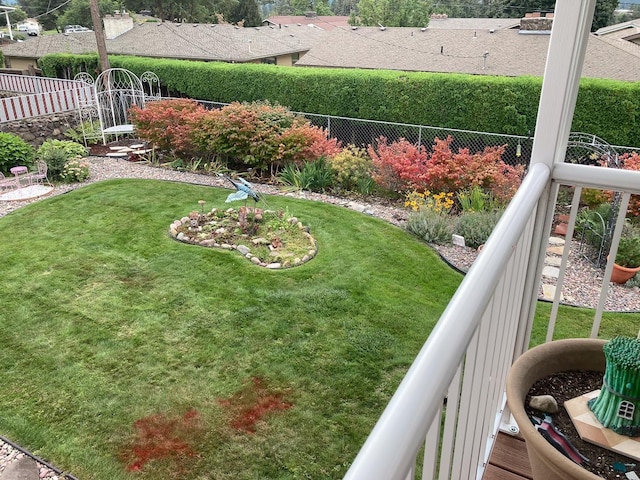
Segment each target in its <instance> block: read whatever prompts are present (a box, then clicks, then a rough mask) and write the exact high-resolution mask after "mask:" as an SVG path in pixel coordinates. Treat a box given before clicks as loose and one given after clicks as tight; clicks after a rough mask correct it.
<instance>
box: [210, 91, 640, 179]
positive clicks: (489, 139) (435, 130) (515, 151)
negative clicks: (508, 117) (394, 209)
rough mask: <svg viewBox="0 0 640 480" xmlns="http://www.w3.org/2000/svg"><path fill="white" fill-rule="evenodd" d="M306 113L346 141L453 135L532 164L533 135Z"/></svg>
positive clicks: (426, 140)
mask: <svg viewBox="0 0 640 480" xmlns="http://www.w3.org/2000/svg"><path fill="white" fill-rule="evenodd" d="M198 102H199V103H200V104H201V105H203V106H204V107H206V108H208V109H218V108H222V107H224V106H225V105H228V104H226V103H219V102H207V101H198ZM296 113H297V114H298V115H302V116H304V117H305V118H306V119H307V120H309V122H311V124H312V125H315V126H318V127H322V128H324V129H325V130H327V132H328V135H329V136H330V137H333V138H336V139H338V140H339V141H340V142H341V143H342V145H349V144H351V145H355V146H356V147H360V148H366V147H367V146H368V145H375V144H376V142H377V140H378V139H379V138H380V137H385V138H386V139H387V141H388V142H389V143H391V142H394V141H396V140H399V139H400V138H404V139H406V140H408V141H409V142H411V143H413V144H414V145H423V146H425V147H426V148H427V149H430V148H431V146H432V145H433V144H434V143H435V140H436V139H440V140H444V139H446V138H448V137H451V149H452V150H453V151H458V150H459V149H461V148H466V149H468V150H469V152H470V153H471V154H474V153H477V152H482V151H483V150H484V149H485V148H486V147H495V146H502V145H504V146H505V152H504V154H503V155H502V160H503V161H504V162H505V163H507V164H509V165H514V166H515V165H525V166H526V165H529V161H530V160H531V150H532V148H533V137H532V136H530V137H527V136H519V135H508V134H501V133H488V132H475V131H471V130H458V129H455V128H440V127H429V126H424V125H412V124H406V123H393V122H381V121H377V120H364V119H358V118H349V117H336V116H332V115H320V114H315V113H304V112H296ZM613 148H615V150H616V151H617V152H618V153H619V154H623V153H630V152H640V147H625V146H615V147H613Z"/></svg>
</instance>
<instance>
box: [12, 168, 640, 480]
mask: <svg viewBox="0 0 640 480" xmlns="http://www.w3.org/2000/svg"><path fill="white" fill-rule="evenodd" d="M88 160H89V162H90V173H91V177H90V178H89V180H87V181H85V182H83V183H77V184H71V185H60V186H56V188H55V190H54V191H53V192H52V193H51V195H60V194H63V193H66V192H68V191H70V190H73V189H75V188H78V187H82V186H84V185H87V184H89V183H93V182H97V181H101V180H107V179H111V178H147V179H158V180H169V181H176V182H187V183H194V184H198V185H211V186H221V187H226V188H228V187H229V185H228V184H226V183H225V181H224V180H223V179H221V178H219V177H213V176H207V175H200V174H196V173H188V172H178V171H175V170H169V169H164V168H157V167H153V166H150V165H146V164H142V163H132V162H128V161H126V160H122V159H112V158H108V157H89V158H88ZM255 189H256V190H257V191H258V192H259V193H264V194H274V195H275V194H279V195H288V196H292V197H295V198H307V199H310V200H318V201H323V202H328V203H332V204H335V205H342V206H344V207H346V208H350V209H353V210H356V211H359V212H362V213H364V214H368V215H373V216H376V217H379V218H381V219H383V220H385V221H387V222H390V223H392V224H394V225H397V226H400V227H402V226H404V224H405V221H406V217H407V212H406V211H405V210H403V209H399V208H394V207H389V206H384V205H371V204H365V203H360V202H356V201H351V200H345V199H342V198H338V197H333V196H331V195H323V194H316V193H309V192H293V193H282V192H281V191H280V190H278V189H277V188H276V187H274V186H271V185H255ZM51 195H49V196H51ZM35 201H38V199H34V200H25V201H18V202H0V217H3V216H5V215H7V214H8V213H10V212H12V211H14V210H16V209H17V208H20V207H22V206H24V205H27V204H29V203H33V202H35ZM435 249H436V250H437V251H438V252H439V253H440V255H442V256H443V257H444V258H445V259H446V260H447V261H448V262H449V263H451V264H452V265H454V266H456V268H458V269H460V270H461V271H466V270H468V269H469V268H470V266H471V264H472V263H473V261H474V260H475V258H476V255H477V253H476V251H475V250H473V249H470V248H465V247H458V246H455V245H442V246H436V247H435ZM576 251H577V248H575V245H574V246H572V251H571V254H570V256H569V265H568V268H567V277H566V279H565V282H564V283H565V285H564V288H563V296H564V302H565V303H569V304H573V305H579V306H586V307H592V308H595V306H596V305H597V302H598V299H599V295H600V286H601V283H602V277H603V275H602V270H601V269H597V268H594V267H593V266H592V265H591V264H590V263H589V262H588V261H586V260H585V259H584V258H582V257H581V256H580V255H579V254H577V253H576ZM540 295H542V293H540ZM606 310H610V311H636V312H637V311H640V289H638V288H637V287H635V288H629V287H624V286H619V285H615V284H610V291H609V296H608V298H607V303H606ZM20 455H22V454H20V453H19V452H18V451H17V450H15V449H13V448H12V447H11V446H9V445H8V444H4V443H2V442H1V441H0V472H2V471H3V470H4V468H5V467H6V465H8V464H9V463H11V462H12V461H15V460H16V459H17V458H19V456H20ZM40 478H45V479H49V480H55V479H57V478H58V477H57V476H56V474H55V473H54V472H53V471H51V470H49V469H47V468H46V467H41V470H40Z"/></svg>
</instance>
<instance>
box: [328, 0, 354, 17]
mask: <svg viewBox="0 0 640 480" xmlns="http://www.w3.org/2000/svg"><path fill="white" fill-rule="evenodd" d="M357 7H358V0H335V1H334V2H333V13H334V15H351V13H352V12H353V13H354V15H355V14H357Z"/></svg>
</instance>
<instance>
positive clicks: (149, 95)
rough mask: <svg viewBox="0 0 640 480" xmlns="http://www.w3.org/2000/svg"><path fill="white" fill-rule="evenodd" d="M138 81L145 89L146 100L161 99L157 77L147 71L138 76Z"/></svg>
mask: <svg viewBox="0 0 640 480" xmlns="http://www.w3.org/2000/svg"><path fill="white" fill-rule="evenodd" d="M140 81H141V82H142V86H143V87H144V88H145V94H146V99H147V100H159V99H160V98H161V97H162V89H161V88H160V79H159V78H158V75H156V74H155V73H153V72H149V71H147V72H144V73H143V74H142V75H140Z"/></svg>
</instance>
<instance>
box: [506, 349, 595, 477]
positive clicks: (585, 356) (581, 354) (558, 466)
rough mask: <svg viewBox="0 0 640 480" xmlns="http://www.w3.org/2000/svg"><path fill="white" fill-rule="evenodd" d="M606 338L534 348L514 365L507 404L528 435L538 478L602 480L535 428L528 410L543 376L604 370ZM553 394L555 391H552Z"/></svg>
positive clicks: (509, 380)
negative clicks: (527, 403)
mask: <svg viewBox="0 0 640 480" xmlns="http://www.w3.org/2000/svg"><path fill="white" fill-rule="evenodd" d="M605 343H606V341H605V340H595V339H582V338H577V339H570V340H558V341H555V342H549V343H546V344H544V345H540V346H538V347H534V348H532V349H531V350H529V351H528V352H526V353H525V354H523V355H522V356H521V357H520V358H518V359H517V360H516V362H515V363H514V364H513V366H512V367H511V370H510V371H509V375H508V376H507V403H508V405H509V409H510V410H511V413H512V414H513V417H514V418H515V420H516V422H517V423H518V427H520V433H521V435H522V436H523V437H524V439H525V441H526V445H527V452H528V454H529V461H530V462H531V470H532V473H533V478H534V480H598V479H600V477H599V476H597V475H594V474H593V473H591V472H589V471H587V470H585V469H584V468H582V467H581V466H579V465H577V464H575V463H573V462H572V461H571V460H569V459H568V458H567V457H565V456H564V455H562V454H561V453H560V452H558V451H557V450H556V449H555V448H553V447H552V446H551V444H550V443H549V442H547V440H545V439H544V437H543V436H542V435H540V433H538V431H537V430H536V429H535V428H534V426H533V424H532V423H531V420H530V419H529V417H528V416H527V413H526V412H525V410H524V401H525V398H526V396H527V393H528V392H529V390H530V389H531V386H532V385H533V384H534V383H535V382H536V381H538V380H540V379H541V378H544V377H547V376H549V375H552V374H554V373H558V372H562V371H567V370H596V371H602V372H604V369H605V359H604V353H603V352H602V347H603V346H604V344H605ZM549 393H550V394H553V392H549Z"/></svg>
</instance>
